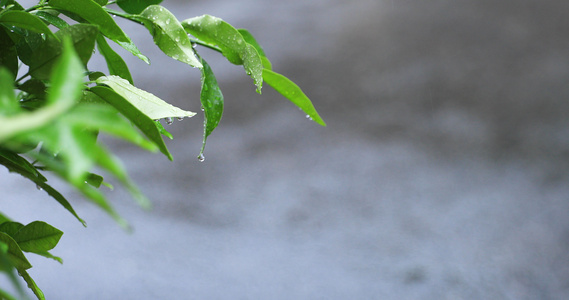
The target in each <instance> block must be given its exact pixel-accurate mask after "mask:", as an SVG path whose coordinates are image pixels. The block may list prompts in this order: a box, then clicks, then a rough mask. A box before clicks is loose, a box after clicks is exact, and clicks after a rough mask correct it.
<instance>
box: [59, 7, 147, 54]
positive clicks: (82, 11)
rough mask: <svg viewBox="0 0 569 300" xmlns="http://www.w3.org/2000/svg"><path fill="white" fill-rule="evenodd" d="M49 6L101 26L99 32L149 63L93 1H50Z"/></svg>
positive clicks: (111, 18)
mask: <svg viewBox="0 0 569 300" xmlns="http://www.w3.org/2000/svg"><path fill="white" fill-rule="evenodd" d="M49 5H51V6H53V7H54V8H57V9H60V10H62V11H69V12H72V13H75V14H77V15H79V16H80V17H82V18H83V19H85V20H87V21H88V22H89V23H91V24H95V25H97V26H99V30H100V31H101V33H102V34H104V35H105V36H106V37H108V38H109V39H111V40H113V41H114V42H116V43H117V44H119V45H120V46H121V47H123V48H125V49H126V50H127V51H129V52H131V53H132V54H134V55H135V56H137V57H138V58H140V59H142V60H143V61H144V62H146V63H149V60H148V58H147V57H146V56H144V55H142V53H141V52H140V50H138V48H137V47H136V45H134V43H133V42H132V40H131V39H130V38H129V37H128V36H127V35H126V33H124V31H123V30H122V29H121V28H120V27H119V26H118V25H117V23H115V20H114V19H113V17H111V15H109V13H107V12H106V11H105V10H104V9H103V8H102V7H101V6H100V5H99V4H97V3H95V2H93V1H92V0H50V1H49Z"/></svg>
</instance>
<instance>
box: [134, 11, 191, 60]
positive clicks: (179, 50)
mask: <svg viewBox="0 0 569 300" xmlns="http://www.w3.org/2000/svg"><path fill="white" fill-rule="evenodd" d="M137 19H138V20H140V21H141V22H143V23H144V26H145V27H146V28H147V29H148V31H150V34H151V35H152V38H153V39H154V43H155V44H156V45H157V46H158V47H159V48H160V50H162V52H164V54H166V55H168V56H170V57H172V58H173V59H175V60H178V61H181V62H183V63H186V64H188V65H190V66H192V67H196V68H201V67H202V65H201V63H200V62H199V61H198V59H197V58H196V56H195V52H194V48H193V47H192V42H191V41H190V38H189V37H188V34H187V33H186V31H184V28H183V27H182V25H181V24H180V22H178V19H176V17H175V16H174V15H173V14H172V13H171V12H170V11H168V10H167V9H166V8H164V7H162V6H160V5H150V6H148V7H147V8H146V9H145V10H144V11H143V12H142V13H140V15H139V17H138V18H137Z"/></svg>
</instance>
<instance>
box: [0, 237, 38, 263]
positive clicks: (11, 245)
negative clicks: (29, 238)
mask: <svg viewBox="0 0 569 300" xmlns="http://www.w3.org/2000/svg"><path fill="white" fill-rule="evenodd" d="M0 242H1V243H4V244H6V245H8V259H9V260H10V263H11V264H12V265H13V266H14V268H16V269H17V270H18V271H21V270H26V269H29V268H31V267H32V265H31V264H30V262H29V261H28V259H27V258H26V256H25V255H24V253H23V252H22V249H20V246H18V243H17V242H16V241H15V240H14V239H13V238H12V237H11V236H9V235H8V234H6V233H4V232H0Z"/></svg>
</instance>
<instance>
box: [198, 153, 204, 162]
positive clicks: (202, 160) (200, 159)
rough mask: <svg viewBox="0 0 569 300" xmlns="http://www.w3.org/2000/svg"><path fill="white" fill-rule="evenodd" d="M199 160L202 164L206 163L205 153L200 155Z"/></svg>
mask: <svg viewBox="0 0 569 300" xmlns="http://www.w3.org/2000/svg"><path fill="white" fill-rule="evenodd" d="M198 160H199V161H200V162H204V161H205V156H204V155H203V153H200V155H198Z"/></svg>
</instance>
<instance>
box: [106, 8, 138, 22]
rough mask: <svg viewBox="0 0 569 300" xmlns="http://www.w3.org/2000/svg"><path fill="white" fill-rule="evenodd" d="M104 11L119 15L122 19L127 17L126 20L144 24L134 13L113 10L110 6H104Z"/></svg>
mask: <svg viewBox="0 0 569 300" xmlns="http://www.w3.org/2000/svg"><path fill="white" fill-rule="evenodd" d="M105 11H106V12H108V13H109V14H112V15H115V16H119V17H121V18H123V19H127V20H130V21H133V22H135V23H138V24H140V25H144V23H142V21H140V19H139V18H137V16H135V15H131V14H125V13H122V12H120V11H116V10H114V9H110V8H106V7H105Z"/></svg>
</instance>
